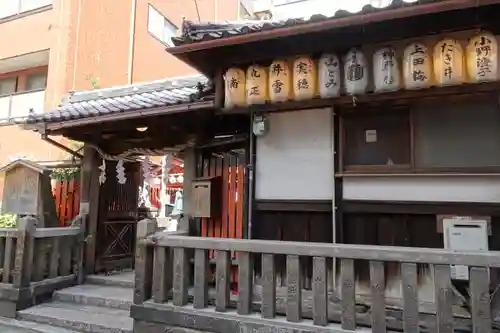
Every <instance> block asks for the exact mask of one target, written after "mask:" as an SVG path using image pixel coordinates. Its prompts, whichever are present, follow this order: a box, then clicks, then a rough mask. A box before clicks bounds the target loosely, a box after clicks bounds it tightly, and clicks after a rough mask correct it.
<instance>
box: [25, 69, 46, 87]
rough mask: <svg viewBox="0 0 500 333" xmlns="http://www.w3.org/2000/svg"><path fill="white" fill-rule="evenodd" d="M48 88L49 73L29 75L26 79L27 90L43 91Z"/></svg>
mask: <svg viewBox="0 0 500 333" xmlns="http://www.w3.org/2000/svg"><path fill="white" fill-rule="evenodd" d="M46 87H47V72H40V73H34V74H31V75H28V77H27V79H26V90H27V91H31V90H42V89H45V88H46Z"/></svg>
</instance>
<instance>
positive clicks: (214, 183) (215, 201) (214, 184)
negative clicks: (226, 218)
mask: <svg viewBox="0 0 500 333" xmlns="http://www.w3.org/2000/svg"><path fill="white" fill-rule="evenodd" d="M221 185H222V182H221V177H220V176H215V177H205V178H198V179H195V180H193V181H192V198H191V200H192V201H191V202H192V205H191V207H192V214H191V215H192V216H193V217H207V218H217V217H219V216H220V214H221V204H222V201H221V199H222V187H221Z"/></svg>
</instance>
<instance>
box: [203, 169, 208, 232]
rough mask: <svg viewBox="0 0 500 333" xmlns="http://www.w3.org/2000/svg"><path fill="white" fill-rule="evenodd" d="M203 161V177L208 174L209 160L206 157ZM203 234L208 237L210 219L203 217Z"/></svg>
mask: <svg viewBox="0 0 500 333" xmlns="http://www.w3.org/2000/svg"><path fill="white" fill-rule="evenodd" d="M201 163H202V167H203V173H202V176H203V177H206V176H208V160H206V159H203V160H202V161H201ZM201 236H202V237H208V236H209V235H208V219H207V218H205V217H203V218H202V219H201Z"/></svg>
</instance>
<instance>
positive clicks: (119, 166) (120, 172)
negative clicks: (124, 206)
mask: <svg viewBox="0 0 500 333" xmlns="http://www.w3.org/2000/svg"><path fill="white" fill-rule="evenodd" d="M116 179H117V180H118V184H121V185H123V184H125V183H126V182H127V177H126V176H125V167H124V166H123V160H119V161H118V163H116Z"/></svg>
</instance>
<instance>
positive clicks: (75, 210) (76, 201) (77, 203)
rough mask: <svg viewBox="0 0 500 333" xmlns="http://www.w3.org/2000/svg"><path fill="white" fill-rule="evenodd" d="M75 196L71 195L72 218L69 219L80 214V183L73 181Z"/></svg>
mask: <svg viewBox="0 0 500 333" xmlns="http://www.w3.org/2000/svg"><path fill="white" fill-rule="evenodd" d="M74 189H75V194H74V195H73V198H74V201H73V216H72V217H71V218H74V217H75V216H77V215H78V213H80V181H79V180H75V187H74Z"/></svg>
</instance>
